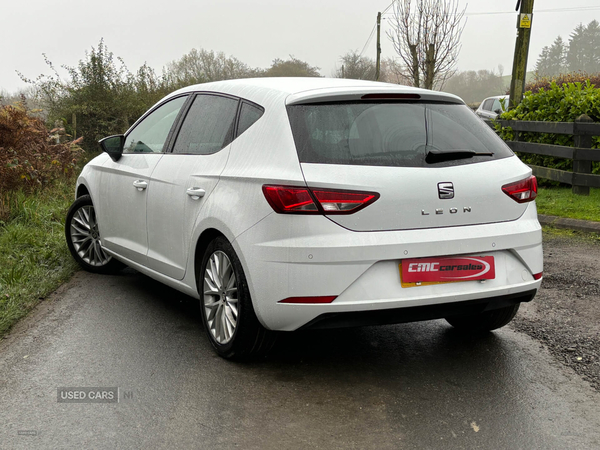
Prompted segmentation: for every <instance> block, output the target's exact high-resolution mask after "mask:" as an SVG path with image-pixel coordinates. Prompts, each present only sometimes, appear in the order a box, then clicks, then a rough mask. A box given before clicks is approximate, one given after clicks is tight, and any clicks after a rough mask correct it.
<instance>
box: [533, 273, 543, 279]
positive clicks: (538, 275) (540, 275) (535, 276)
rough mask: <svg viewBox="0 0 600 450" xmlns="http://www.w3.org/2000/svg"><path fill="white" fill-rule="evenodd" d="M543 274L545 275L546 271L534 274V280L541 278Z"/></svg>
mask: <svg viewBox="0 0 600 450" xmlns="http://www.w3.org/2000/svg"><path fill="white" fill-rule="evenodd" d="M543 275H544V273H543V272H540V273H534V274H533V279H534V280H541V279H542V276H543Z"/></svg>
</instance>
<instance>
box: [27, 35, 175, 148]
mask: <svg viewBox="0 0 600 450" xmlns="http://www.w3.org/2000/svg"><path fill="white" fill-rule="evenodd" d="M46 64H47V65H48V66H49V68H50V69H51V70H52V71H53V75H40V76H39V77H38V78H37V79H35V80H29V79H27V78H25V77H24V76H22V75H21V78H22V79H23V80H24V81H25V82H28V83H30V84H31V85H32V86H33V88H34V89H35V91H36V95H37V97H38V100H39V101H40V102H41V104H42V105H43V107H44V108H45V109H46V111H47V113H48V121H49V123H51V124H54V123H55V122H57V121H60V122H61V123H62V124H63V125H62V126H64V127H65V128H66V130H67V132H68V133H69V134H71V135H75V133H76V134H77V136H81V137H83V142H82V146H83V148H84V149H85V150H87V151H92V152H93V151H96V150H97V149H98V140H99V139H102V138H104V137H106V136H109V135H112V134H120V133H124V132H125V131H126V130H127V129H128V128H129V127H130V125H132V124H133V123H134V122H135V121H136V120H137V119H138V118H139V117H140V116H141V115H142V114H143V113H144V112H145V111H146V110H147V109H148V108H149V107H150V106H152V105H153V104H154V103H156V102H157V101H158V100H160V99H161V98H162V97H164V96H165V95H166V94H167V93H168V92H170V90H171V89H170V86H169V85H168V84H167V81H166V79H165V78H164V77H163V78H160V77H158V76H157V75H156V74H155V73H154V71H153V70H152V69H151V68H150V67H148V66H147V65H145V64H144V65H143V66H142V67H140V69H139V70H138V71H137V72H136V73H135V74H133V73H131V72H130V71H129V69H127V66H126V65H125V63H124V62H123V60H122V59H121V58H115V57H114V55H113V53H112V52H110V51H109V50H108V48H107V47H106V45H105V44H104V41H103V40H100V43H99V44H98V46H97V47H96V48H94V47H92V49H91V51H90V52H86V56H85V58H84V59H83V60H81V61H79V64H78V65H77V66H76V67H68V66H63V68H64V69H66V70H67V72H68V80H67V81H63V80H62V79H61V77H60V76H59V75H58V73H57V71H56V70H55V68H54V65H53V64H52V63H51V62H50V61H49V60H48V59H47V58H46ZM73 119H75V120H73ZM74 122H75V123H74Z"/></svg>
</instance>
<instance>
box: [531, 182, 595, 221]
mask: <svg viewBox="0 0 600 450" xmlns="http://www.w3.org/2000/svg"><path fill="white" fill-rule="evenodd" d="M535 201H536V204H537V209H538V213H539V214H547V215H550V216H559V217H567V218H570V219H584V220H592V221H596V222H600V189H594V188H592V189H590V195H589V196H583V195H573V194H572V193H571V188H565V187H553V188H540V189H538V196H537V198H536V199H535Z"/></svg>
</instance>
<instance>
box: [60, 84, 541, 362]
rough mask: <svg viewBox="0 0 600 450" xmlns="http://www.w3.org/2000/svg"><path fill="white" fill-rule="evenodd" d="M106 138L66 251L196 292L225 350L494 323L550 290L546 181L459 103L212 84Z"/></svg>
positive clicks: (373, 89) (443, 98) (180, 95)
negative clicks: (431, 323)
mask: <svg viewBox="0 0 600 450" xmlns="http://www.w3.org/2000/svg"><path fill="white" fill-rule="evenodd" d="M100 145H101V147H102V149H103V150H104V153H102V154H101V155H100V156H98V157H96V158H95V159H93V160H92V161H91V162H89V163H88V164H87V165H86V166H85V168H84V169H83V171H82V173H81V175H80V176H79V178H78V180H77V186H76V200H75V202H74V203H73V205H72V206H71V208H70V210H69V212H68V214H67V220H66V238H67V243H68V246H69V249H70V251H71V253H72V254H73V257H74V258H75V259H76V260H77V262H78V263H79V264H80V265H81V266H82V267H83V268H85V269H87V270H89V271H92V272H98V273H111V272H114V271H117V270H119V269H121V268H122V267H123V266H124V265H127V266H130V267H132V268H134V269H136V270H138V271H140V272H142V273H143V274H146V275H148V276H149V277H152V278H154V279H156V280H159V281H161V282H163V283H165V284H167V285H169V286H171V287H173V288H175V289H177V290H180V291H181V292H184V293H186V294H188V295H190V296H192V297H195V298H197V299H199V301H200V309H201V312H202V320H203V323H204V328H205V329H206V332H207V335H208V338H209V339H210V342H211V344H212V346H213V347H214V348H215V350H216V351H217V353H218V354H219V355H221V356H223V357H226V358H243V357H247V356H252V355H256V354H261V353H264V352H265V351H267V349H268V348H269V346H270V345H271V344H272V342H273V340H274V338H275V336H276V335H277V333H275V331H293V330H299V329H315V328H331V327H343V326H354V325H365V324H386V323H398V322H406V321H414V320H427V319H437V318H446V320H447V321H448V322H449V323H450V324H451V325H453V326H454V327H456V328H459V329H465V330H470V331H481V330H492V329H495V328H499V327H502V326H503V325H505V324H507V323H508V322H509V321H510V320H511V319H512V318H513V316H514V315H515V314H516V312H517V310H518V308H519V304H520V303H521V302H527V301H530V300H532V299H533V297H534V295H535V294H536V291H537V290H538V288H539V287H540V283H541V278H542V236H541V227H540V224H539V222H538V219H537V213H536V206H535V201H534V199H535V197H536V193H537V185H536V180H535V177H533V176H532V174H531V169H530V168H529V167H527V166H526V165H525V164H523V163H521V161H519V159H518V158H517V157H516V156H515V155H514V154H513V153H512V151H511V150H510V149H509V148H508V147H507V146H506V145H505V144H504V142H503V141H502V140H501V139H499V138H498V137H497V136H496V134H495V133H494V132H493V131H492V130H491V129H489V127H487V126H486V125H485V124H483V123H482V122H481V121H480V120H478V119H477V118H476V117H475V116H474V115H473V113H472V112H471V110H470V109H469V108H468V107H467V106H466V105H465V104H464V103H463V101H462V100H460V99H459V98H458V97H456V96H453V95H451V94H444V93H441V92H433V91H427V90H423V89H415V88H410V87H404V86H398V85H394V84H386V83H375V82H367V81H356V80H344V79H326V78H276V79H246V80H230V81H219V82H214V83H207V84H200V85H195V86H190V87H187V88H184V89H181V90H178V91H176V92H174V93H172V94H170V95H168V96H167V97H165V98H164V99H163V100H161V101H160V102H158V103H157V104H156V105H155V106H153V107H152V108H151V109H150V110H149V111H148V112H147V113H146V114H145V115H144V116H142V117H141V118H140V119H139V120H138V121H137V122H136V123H135V124H134V125H133V126H132V127H131V128H130V129H129V130H128V131H127V132H126V133H125V134H124V135H118V136H110V137H107V138H105V139H103V140H102V141H100Z"/></svg>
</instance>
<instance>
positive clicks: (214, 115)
mask: <svg viewBox="0 0 600 450" xmlns="http://www.w3.org/2000/svg"><path fill="white" fill-rule="evenodd" d="M238 102H239V101H238V100H236V99H232V98H229V97H222V96H218V95H208V94H200V95H197V96H196V98H195V99H194V102H193V103H192V106H191V107H190V110H189V112H188V113H187V115H186V116H185V120H184V121H183V125H182V126H181V130H180V131H179V134H178V135H177V140H176V141H175V146H174V147H173V153H183V154H192V155H210V154H212V153H216V152H218V151H219V150H221V149H222V148H223V147H225V146H226V145H228V144H229V143H230V142H231V140H232V139H233V128H234V122H235V115H236V113H237V108H238Z"/></svg>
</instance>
